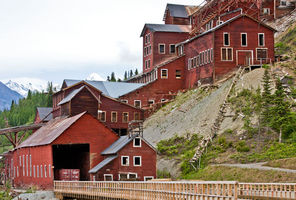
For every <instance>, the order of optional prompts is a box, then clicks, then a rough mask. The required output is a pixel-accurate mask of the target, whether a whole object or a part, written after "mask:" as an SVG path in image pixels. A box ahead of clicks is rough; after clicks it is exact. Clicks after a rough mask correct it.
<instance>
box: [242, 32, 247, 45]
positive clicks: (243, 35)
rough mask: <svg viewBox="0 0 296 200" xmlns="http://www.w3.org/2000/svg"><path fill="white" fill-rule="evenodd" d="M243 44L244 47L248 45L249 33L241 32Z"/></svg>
mask: <svg viewBox="0 0 296 200" xmlns="http://www.w3.org/2000/svg"><path fill="white" fill-rule="evenodd" d="M241 46H242V47H246V46H248V36H247V33H241Z"/></svg>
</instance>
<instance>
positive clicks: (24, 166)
mask: <svg viewBox="0 0 296 200" xmlns="http://www.w3.org/2000/svg"><path fill="white" fill-rule="evenodd" d="M25 168H26V165H25V155H23V176H25Z"/></svg>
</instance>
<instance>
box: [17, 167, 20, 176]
mask: <svg viewBox="0 0 296 200" xmlns="http://www.w3.org/2000/svg"><path fill="white" fill-rule="evenodd" d="M16 176H17V177H19V176H20V174H19V167H18V166H17V167H16Z"/></svg>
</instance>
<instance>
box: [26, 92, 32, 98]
mask: <svg viewBox="0 0 296 200" xmlns="http://www.w3.org/2000/svg"><path fill="white" fill-rule="evenodd" d="M31 98H32V92H31V90H29V91H28V95H27V99H31Z"/></svg>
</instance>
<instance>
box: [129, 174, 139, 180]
mask: <svg viewBox="0 0 296 200" xmlns="http://www.w3.org/2000/svg"><path fill="white" fill-rule="evenodd" d="M128 179H132V180H136V179H137V174H136V173H128Z"/></svg>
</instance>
